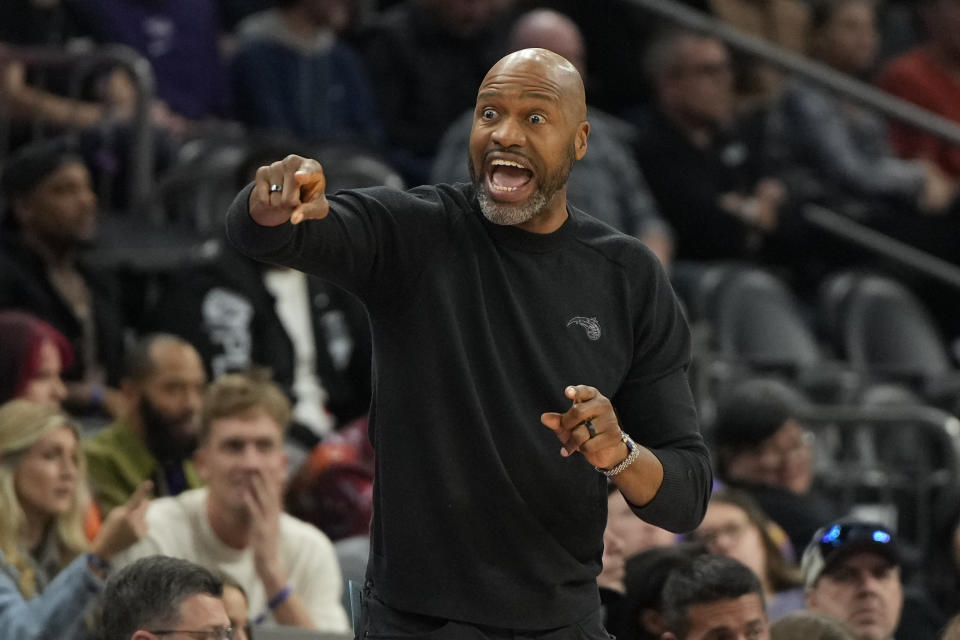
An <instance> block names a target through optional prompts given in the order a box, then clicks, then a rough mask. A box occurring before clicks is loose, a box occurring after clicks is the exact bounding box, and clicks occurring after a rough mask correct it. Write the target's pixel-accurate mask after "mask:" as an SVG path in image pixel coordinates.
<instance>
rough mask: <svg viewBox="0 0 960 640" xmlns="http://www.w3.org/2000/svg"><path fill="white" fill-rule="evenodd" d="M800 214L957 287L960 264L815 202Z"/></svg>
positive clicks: (861, 244) (842, 235)
mask: <svg viewBox="0 0 960 640" xmlns="http://www.w3.org/2000/svg"><path fill="white" fill-rule="evenodd" d="M803 217H804V219H805V220H807V221H808V222H810V223H811V224H814V225H816V226H818V227H820V228H821V229H823V230H825V231H827V232H829V233H832V234H833V235H835V236H837V237H840V238H844V239H845V240H848V241H850V242H853V243H855V244H858V245H860V246H861V247H863V248H865V249H869V250H870V251H873V252H874V253H875V254H878V255H881V256H884V257H885V258H887V259H889V260H892V261H895V262H898V263H900V264H902V265H904V266H907V267H910V268H912V269H914V270H915V271H919V272H920V273H922V274H924V275H926V276H929V277H932V278H935V279H937V280H940V281H941V282H943V283H946V284H948V285H950V286H952V287H954V288H956V289H960V267H957V266H956V265H954V264H952V263H950V262H947V261H946V260H944V259H943V258H939V257H937V256H935V255H932V254H930V253H927V252H925V251H921V250H920V249H917V248H915V247H913V246H911V245H909V244H907V243H905V242H902V241H900V240H897V239H896V238H892V237H890V236H888V235H886V234H883V233H880V232H879V231H876V230H874V229H871V228H870V227H867V226H865V225H863V224H860V223H859V222H856V221H854V220H851V219H850V218H848V217H847V216H844V215H841V214H839V213H837V212H836V211H832V210H831V209H827V208H826V207H823V206H820V205H817V204H807V205H805V206H804V207H803Z"/></svg>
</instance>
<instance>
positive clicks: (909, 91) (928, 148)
mask: <svg viewBox="0 0 960 640" xmlns="http://www.w3.org/2000/svg"><path fill="white" fill-rule="evenodd" d="M915 4H916V5H918V6H919V11H920V15H921V18H922V22H923V25H924V27H925V28H926V32H927V39H926V41H925V42H923V43H921V44H920V45H919V46H917V47H916V48H914V49H912V50H910V51H908V52H907V53H905V54H903V55H902V56H900V57H898V58H895V59H894V60H892V61H890V63H889V64H887V66H886V67H885V68H884V69H883V71H882V72H881V73H880V77H879V81H878V82H879V85H880V88H881V89H883V90H884V91H888V92H889V93H892V94H893V95H895V96H897V97H898V98H903V99H904V100H908V101H910V102H913V103H914V104H917V105H919V106H921V107H923V108H924V109H928V110H930V111H932V112H934V113H936V114H938V115H940V116H943V117H944V118H948V119H950V120H953V121H954V122H957V123H960V83H958V82H957V76H958V74H960V35H958V34H960V6H958V5H957V2H956V0H920V1H919V2H916V3H915ZM890 140H891V142H892V143H893V147H894V148H895V149H896V150H897V153H898V154H900V155H901V156H903V157H904V158H919V159H921V160H928V161H930V162H935V163H936V164H937V166H938V167H939V168H940V170H941V171H943V172H944V173H946V174H947V175H949V176H950V177H952V178H953V179H954V180H957V179H960V147H957V146H954V145H950V144H948V143H946V142H944V141H942V140H940V139H939V138H937V137H935V136H933V135H931V134H928V133H924V132H922V131H918V130H916V129H914V128H912V127H910V126H908V125H905V124H901V123H897V122H893V123H891V124H890Z"/></svg>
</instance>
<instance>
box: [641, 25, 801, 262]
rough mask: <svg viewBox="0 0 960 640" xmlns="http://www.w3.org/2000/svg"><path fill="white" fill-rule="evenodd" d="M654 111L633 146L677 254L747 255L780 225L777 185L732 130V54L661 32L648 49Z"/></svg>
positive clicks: (710, 41)
mask: <svg viewBox="0 0 960 640" xmlns="http://www.w3.org/2000/svg"><path fill="white" fill-rule="evenodd" d="M646 63H647V71H648V73H649V75H650V77H651V83H652V85H653V88H654V94H655V101H656V104H655V106H654V110H653V113H652V114H651V115H650V117H649V119H648V121H647V122H646V123H643V126H642V127H641V134H640V137H639V139H638V141H637V145H636V153H637V159H638V161H639V163H640V168H641V170H642V171H643V175H644V177H645V178H646V179H647V182H648V183H649V185H650V189H651V190H652V192H653V195H654V198H655V199H656V201H657V204H658V205H659V208H660V211H661V213H662V214H663V215H664V217H665V218H666V220H667V222H668V223H669V224H670V225H671V226H672V227H673V230H674V233H675V242H676V256H675V257H676V258H677V259H686V260H717V259H734V258H737V259H751V258H757V257H759V256H761V255H762V254H763V250H764V248H765V245H766V244H767V243H768V238H769V237H770V236H771V234H773V233H774V232H775V231H776V230H777V229H778V227H779V226H781V225H780V207H781V203H782V202H783V201H784V198H785V192H784V189H783V185H781V184H780V183H779V182H778V181H777V180H774V179H772V178H769V177H766V176H764V175H763V173H762V172H761V171H760V170H759V167H757V166H754V162H755V161H756V160H758V158H755V157H752V156H751V149H750V148H749V146H748V145H747V144H746V142H745V141H744V139H743V138H742V137H740V136H739V135H738V134H737V132H736V131H735V130H734V107H735V96H734V91H733V89H734V87H733V73H732V70H731V66H730V65H731V61H730V54H729V52H728V51H727V48H726V46H725V45H724V44H723V41H721V40H720V39H718V38H715V37H713V36H709V35H706V34H701V33H698V32H695V31H686V30H673V31H667V32H664V33H662V34H661V35H660V36H659V37H658V38H657V39H656V40H655V41H654V43H653V44H652V45H651V46H650V47H649V49H648V51H647V59H646Z"/></svg>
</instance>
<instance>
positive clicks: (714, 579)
mask: <svg viewBox="0 0 960 640" xmlns="http://www.w3.org/2000/svg"><path fill="white" fill-rule="evenodd" d="M663 614H664V619H665V620H666V624H667V631H666V632H665V633H664V634H663V636H661V638H662V640H710V639H712V638H726V637H735V638H737V637H740V638H751V640H769V638H770V627H769V623H768V622H767V616H766V614H765V613H764V610H763V588H762V587H761V586H760V582H759V581H758V580H757V576H755V575H754V574H753V572H752V571H750V569H748V568H747V567H745V566H743V565H742V564H740V563H739V562H737V561H736V560H734V559H732V558H727V557H725V556H715V555H709V554H708V555H703V556H699V557H697V558H694V559H693V560H692V561H690V563H689V564H683V565H680V566H678V567H676V568H675V569H674V570H673V571H672V572H671V573H670V577H669V578H667V582H666V584H665V585H664V587H663Z"/></svg>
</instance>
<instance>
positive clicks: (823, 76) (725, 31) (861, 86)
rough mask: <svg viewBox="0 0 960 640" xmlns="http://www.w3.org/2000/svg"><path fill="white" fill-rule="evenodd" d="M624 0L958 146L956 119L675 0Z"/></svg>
mask: <svg viewBox="0 0 960 640" xmlns="http://www.w3.org/2000/svg"><path fill="white" fill-rule="evenodd" d="M627 2H629V3H631V4H633V5H636V6H637V7H639V8H641V9H644V10H646V11H649V12H651V13H655V14H657V15H658V16H660V17H662V18H666V19H667V20H670V21H671V22H673V23H676V24H679V25H682V26H684V27H687V28H690V29H696V30H698V31H702V32H705V33H709V34H711V35H713V36H716V37H717V38H720V39H721V40H723V41H724V42H726V43H727V44H728V45H730V46H731V47H732V48H734V49H737V50H739V51H743V52H745V53H748V54H750V55H752V56H755V57H757V58H760V59H762V60H764V61H766V62H768V63H770V64H772V65H773V66H775V67H778V68H780V69H783V70H785V71H789V72H790V73H792V74H795V75H798V76H800V77H802V78H805V79H807V80H810V81H812V82H813V83H815V84H818V85H821V86H825V87H828V88H829V89H831V90H833V91H836V92H837V93H841V94H843V95H844V96H846V97H848V98H850V99H853V100H854V101H856V102H859V103H860V104H862V105H865V106H867V107H869V108H871V109H874V110H876V111H878V112H880V113H882V114H884V115H886V116H889V117H892V118H895V119H897V120H899V121H901V122H904V123H906V124H909V125H912V126H914V127H916V128H917V129H921V130H923V131H925V132H927V133H930V134H933V135H935V136H936V137H938V138H940V139H942V140H944V141H946V142H949V143H951V144H955V145H957V146H960V125H958V124H957V123H955V122H953V121H951V120H947V119H946V118H943V117H942V116H939V115H937V114H935V113H933V112H931V111H928V110H926V109H924V108H922V107H918V106H917V105H915V104H912V103H910V102H907V101H905V100H901V99H899V98H897V97H895V96H892V95H890V94H888V93H886V92H884V91H881V90H879V89H877V88H875V87H873V86H871V85H869V84H867V83H865V82H861V81H860V80H857V79H855V78H852V77H850V76H848V75H846V74H843V73H839V72H837V71H835V70H833V69H831V68H830V67H828V66H826V65H823V64H820V63H818V62H814V61H812V60H809V59H808V58H805V57H803V56H802V55H799V54H796V53H793V52H792V51H788V50H787V49H784V48H783V47H779V46H777V45H775V44H771V43H770V42H768V41H766V40H764V39H762V38H758V37H756V36H751V35H749V34H747V33H744V32H743V31H741V30H739V29H737V28H736V27H733V26H731V25H729V24H727V23H725V22H723V21H721V20H718V19H717V18H714V17H713V16H709V15H707V14H704V13H702V12H700V11H697V10H695V9H691V8H689V7H686V6H684V5H682V4H680V3H679V2H676V0H627Z"/></svg>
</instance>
